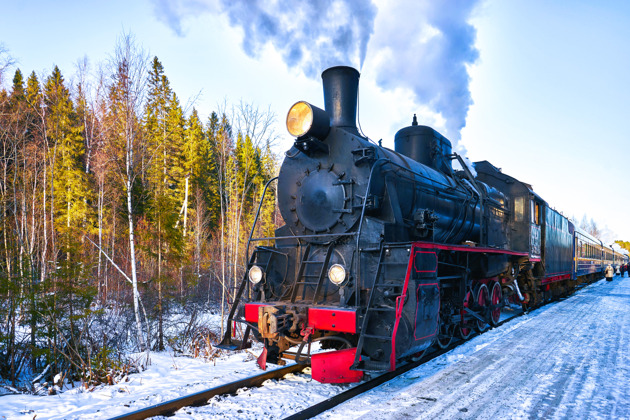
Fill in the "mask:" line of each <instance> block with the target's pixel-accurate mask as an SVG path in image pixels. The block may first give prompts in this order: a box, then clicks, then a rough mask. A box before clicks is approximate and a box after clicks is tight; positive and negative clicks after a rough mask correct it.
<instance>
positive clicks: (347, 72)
mask: <svg viewBox="0 0 630 420" xmlns="http://www.w3.org/2000/svg"><path fill="white" fill-rule="evenodd" d="M322 80H323V83H324V105H325V109H326V113H327V114H328V115H330V125H331V127H342V128H345V129H346V130H349V131H353V132H355V133H356V132H357V125H356V122H357V93H358V91H359V72H358V71H357V70H356V69H353V68H352V67H346V66H338V67H331V68H329V69H327V70H324V72H323V73H322Z"/></svg>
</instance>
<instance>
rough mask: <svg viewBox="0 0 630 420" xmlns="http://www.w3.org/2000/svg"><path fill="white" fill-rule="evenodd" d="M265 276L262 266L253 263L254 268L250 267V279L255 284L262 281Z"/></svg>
mask: <svg viewBox="0 0 630 420" xmlns="http://www.w3.org/2000/svg"><path fill="white" fill-rule="evenodd" d="M262 278H263V271H262V268H260V267H258V266H257V265H253V266H252V268H250V269H249V281H251V282H252V283H254V284H258V283H260V281H261V280H262Z"/></svg>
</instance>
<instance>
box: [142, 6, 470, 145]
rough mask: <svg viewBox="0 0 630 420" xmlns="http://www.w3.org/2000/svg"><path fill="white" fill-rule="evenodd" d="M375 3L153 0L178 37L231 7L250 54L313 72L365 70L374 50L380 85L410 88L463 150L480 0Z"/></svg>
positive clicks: (231, 15) (374, 71)
mask: <svg viewBox="0 0 630 420" xmlns="http://www.w3.org/2000/svg"><path fill="white" fill-rule="evenodd" d="M377 1H380V2H382V5H380V6H379V11H378V16H377V8H376V6H375V5H374V4H373V3H372V2H371V1H369V0H309V1H295V0H270V1H252V0H177V1H171V0H153V2H154V5H155V9H156V14H157V16H158V18H159V19H161V20H162V21H164V22H165V23H166V24H168V25H169V26H170V27H171V28H172V29H173V30H174V31H175V32H176V33H178V34H180V35H181V34H182V32H183V30H182V20H184V19H185V18H186V17H188V16H197V15H199V14H201V13H204V12H206V13H225V14H226V15H227V16H228V17H229V20H230V24H231V25H232V26H235V27H239V28H241V29H242V30H243V32H244V36H243V44H242V45H243V50H244V51H245V53H247V54H248V55H250V56H252V57H256V56H257V54H258V52H259V51H263V46H265V45H266V44H271V45H272V46H273V47H274V48H275V49H276V50H277V51H279V52H280V53H281V55H282V57H283V58H284V61H285V63H286V64H287V66H290V67H297V68H300V69H301V70H302V71H303V72H304V74H306V75H307V76H309V77H313V78H315V77H318V76H319V74H320V73H321V72H322V71H323V70H324V69H326V68H328V67H330V66H333V65H351V66H354V67H359V68H361V67H362V66H363V62H364V61H365V59H366V56H368V60H369V61H370V63H373V66H374V67H373V68H372V67H371V68H370V70H369V72H370V73H372V74H373V75H375V78H376V81H377V83H378V84H379V85H380V86H381V87H382V88H384V89H397V88H402V89H406V90H409V91H412V92H413V94H414V97H415V100H416V102H417V105H418V106H419V107H427V106H428V107H429V108H430V109H432V110H433V111H434V112H435V113H436V114H438V119H443V120H444V128H445V133H444V134H445V135H446V136H447V137H448V138H449V139H451V140H453V143H454V149H456V150H457V149H458V148H457V143H458V141H459V138H460V130H461V129H462V128H463V127H464V126H465V125H466V116H467V114H468V108H469V107H470V105H471V104H472V100H471V97H470V90H469V88H468V82H469V76H468V71H467V66H468V65H470V64H472V63H474V62H475V60H476V59H477V56H478V51H477V50H476V48H475V46H474V42H475V36H476V31H475V28H474V27H473V26H472V25H470V24H469V23H468V20H469V19H470V14H471V12H472V10H473V8H474V7H475V5H476V3H477V0H443V1H435V0H399V1H396V2H392V1H385V0H377ZM375 22H377V23H378V27H377V28H376V32H375ZM373 34H374V36H372V35H373ZM368 44H369V55H368ZM411 112H414V110H410V113H411ZM459 149H460V150H461V148H459Z"/></svg>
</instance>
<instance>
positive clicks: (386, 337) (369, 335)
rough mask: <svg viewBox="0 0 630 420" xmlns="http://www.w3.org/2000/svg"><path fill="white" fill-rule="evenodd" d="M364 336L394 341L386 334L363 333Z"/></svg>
mask: <svg viewBox="0 0 630 420" xmlns="http://www.w3.org/2000/svg"><path fill="white" fill-rule="evenodd" d="M363 337H365V338H374V339H377V340H386V341H392V338H391V337H388V336H386V335H373V334H363Z"/></svg>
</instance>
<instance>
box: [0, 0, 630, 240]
mask: <svg viewBox="0 0 630 420" xmlns="http://www.w3.org/2000/svg"><path fill="white" fill-rule="evenodd" d="M3 3H4V4H3V5H2V13H0V43H2V44H3V45H4V47H5V48H7V49H8V50H9V52H10V53H11V55H12V56H13V58H14V59H16V60H17V61H18V66H19V67H20V69H21V70H22V71H23V72H24V73H30V72H31V71H33V70H34V71H36V73H37V74H39V75H41V76H42V77H46V76H47V75H48V74H50V71H51V69H52V67H53V66H54V65H58V66H59V67H60V69H61V71H62V73H63V74H64V76H65V77H66V79H67V80H72V78H73V75H74V73H75V70H76V66H75V63H76V62H77V61H78V60H79V59H80V58H82V57H84V56H87V57H88V58H89V60H90V63H91V64H92V68H93V70H95V69H96V67H97V66H98V65H99V63H105V62H106V61H107V60H108V58H109V57H110V55H111V54H112V53H113V51H114V47H115V45H116V42H117V39H118V38H120V36H121V35H122V34H123V33H125V32H127V33H131V34H132V35H134V36H135V39H136V42H137V43H138V44H140V45H142V46H143V48H144V49H145V50H146V52H147V53H148V54H150V55H151V56H153V55H156V56H158V58H159V59H160V61H161V62H162V64H163V65H164V68H165V71H166V75H167V76H168V77H169V79H170V81H171V85H172V87H173V88H174V90H175V92H176V93H177V94H178V96H179V97H180V101H181V102H182V104H184V105H185V104H187V103H188V104H190V105H193V101H194V106H195V107H196V108H197V109H198V110H199V111H200V113H201V115H202V116H204V117H205V116H207V115H208V114H209V112H211V111H212V110H215V109H217V108H218V107H219V106H220V105H221V104H222V103H225V102H227V103H236V102H238V101H240V100H243V101H244V102H247V103H254V104H256V105H257V106H259V107H260V108H261V109H267V108H269V109H270V110H271V111H272V112H274V113H275V114H276V116H277V118H276V119H277V124H276V133H277V135H278V141H277V148H278V150H279V151H280V150H284V149H286V148H288V147H289V146H290V144H291V141H292V140H291V138H290V137H289V135H288V134H286V130H285V129H284V125H283V120H284V117H285V115H286V111H287V110H288V108H289V107H290V106H291V104H293V103H294V102H296V101H297V100H301V99H304V100H308V101H310V102H312V103H314V104H315V105H319V106H323V98H322V93H321V84H320V81H319V77H318V76H313V75H314V74H318V73H319V71H320V70H323V69H324V68H323V67H324V66H325V65H327V64H348V65H353V66H355V67H359V66H360V63H361V48H360V45H359V44H360V42H359V41H360V40H362V39H363V40H367V44H366V47H367V48H366V50H365V59H364V62H363V67H362V68H361V74H362V76H361V92H360V111H359V117H360V122H361V126H362V128H363V131H364V132H365V133H366V134H367V135H368V136H370V137H371V138H373V139H383V144H384V145H386V146H393V136H394V134H395V132H396V131H397V129H399V128H402V127H403V126H405V125H407V124H409V123H410V122H411V117H412V115H413V114H414V113H417V114H418V116H419V119H420V123H421V124H427V125H432V126H435V127H436V128H437V129H438V130H440V131H442V132H445V133H446V134H447V135H448V136H449V137H450V138H451V139H452V140H453V142H456V141H457V138H458V137H459V136H460V134H461V140H460V142H459V144H460V150H463V149H462V148H465V149H466V151H467V155H468V157H469V158H470V159H471V160H472V161H477V160H488V161H490V162H491V163H493V164H494V165H495V166H498V167H500V168H502V169H503V171H504V172H505V173H507V174H510V175H512V176H515V177H516V178H518V179H521V180H523V181H525V182H528V183H530V184H532V185H533V187H534V189H535V190H536V191H537V192H538V194H540V195H541V196H542V197H543V198H545V199H546V200H547V201H548V202H549V203H550V204H551V205H552V206H553V207H555V208H557V209H558V210H560V211H562V212H563V213H564V214H565V215H567V216H574V217H576V218H577V219H578V220H579V219H581V218H582V216H583V215H584V214H586V215H587V216H588V217H589V218H593V219H594V220H595V221H596V222H597V224H598V225H599V227H601V228H603V227H606V226H607V227H608V229H609V230H610V231H611V235H610V237H609V238H608V239H609V240H612V239H624V240H630V223H628V221H627V215H628V212H629V211H630V185H628V179H629V175H628V174H629V172H630V144H629V142H628V139H627V134H626V131H627V125H628V124H627V122H628V120H629V119H630V118H629V117H630V47H629V46H628V40H630V2H624V1H598V2H587V1H579V0H578V1H573V2H566V1H542V0H527V1H526V0H520V1H516V0H504V1H498V0H487V1H479V2H477V3H475V2H472V1H467V0H463V1H462V0H452V1H445V2H431V1H429V0H427V1H412V0H401V1H398V2H391V1H390V2H388V1H385V0H376V1H375V3H376V4H375V7H374V8H373V9H370V8H367V9H362V10H360V11H359V10H357V11H356V12H355V13H353V14H352V15H353V16H354V15H356V16H358V17H356V18H355V19H367V20H368V21H369V22H371V24H372V26H364V25H357V21H356V20H355V21H354V26H352V25H353V21H348V18H347V17H346V16H347V14H345V13H343V11H344V10H347V9H343V8H341V9H339V8H338V7H337V6H338V3H341V4H343V5H345V6H346V7H347V8H352V7H356V6H355V5H356V4H366V3H365V2H363V1H357V2H356V3H355V2H354V1H353V0H343V1H341V2H335V1H332V0H331V1H330V2H329V1H321V2H320V3H322V4H326V5H331V4H332V5H333V6H335V7H337V8H332V9H333V10H332V11H330V10H328V11H327V12H326V14H323V15H321V16H324V17H325V19H323V20H322V22H320V24H321V26H323V28H321V29H320V33H319V34H316V35H318V36H319V38H318V40H319V41H318V42H321V41H322V39H324V38H325V35H326V33H328V32H330V31H331V30H330V28H326V27H325V25H326V24H327V23H328V21H335V20H337V19H339V20H340V21H343V23H347V24H348V27H352V28H353V30H352V31H351V32H350V34H351V35H354V36H355V38H352V37H350V38H349V39H350V40H351V41H354V43H353V42H349V43H347V44H345V46H346V48H347V51H346V52H347V54H345V55H343V54H340V53H339V54H337V53H338V51H331V50H330V49H328V50H327V49H325V48H324V47H326V44H325V43H324V47H321V48H320V49H319V50H314V49H309V48H304V47H303V49H302V56H301V57H302V61H301V62H297V64H296V61H291V60H294V59H293V58H292V57H293V56H292V55H291V54H289V53H290V52H292V51H289V48H288V47H287V46H290V45H291V43H292V41H294V42H295V43H298V41H299V44H301V45H308V42H304V40H305V39H306V40H308V36H311V35H312V33H313V31H316V29H313V26H314V25H306V24H303V25H301V24H300V23H304V22H309V21H312V20H313V19H314V16H315V15H314V14H313V11H312V10H306V11H298V10H296V11H294V12H293V14H291V13H287V18H286V19H284V20H279V22H280V23H281V26H282V25H284V26H286V27H287V28H290V31H288V32H287V33H288V34H289V35H287V34H285V33H283V36H284V38H282V39H280V41H278V39H276V40H275V41H274V39H268V38H265V37H266V36H269V35H268V33H267V32H262V31H259V32H254V33H253V34H252V33H251V32H248V29H249V30H251V29H252V27H249V26H248V25H249V24H250V23H251V22H253V21H255V19H254V17H255V14H256V10H250V8H249V7H245V8H241V9H239V8H238V7H236V6H234V5H235V4H236V5H237V6H238V5H239V4H241V5H243V4H244V5H245V6H249V3H247V2H243V1H233V2H228V1H227V0H197V1H193V0H178V1H177V2H168V1H167V0H155V1H151V0H140V1H121V0H109V1H90V0H86V1H70V0H65V1H54V2H51V1H45V0H38V1H34V0H33V1H29V0H21V1H12V2H8V1H4V2H3ZM275 3H276V4H277V5H279V6H278V7H280V6H285V7H286V6H287V5H288V6H294V5H297V4H300V3H298V2H291V1H289V2H286V1H276V2H275ZM432 3H433V4H432ZM227 4H230V6H229V7H228V6H226V5H227ZM353 4H355V5H353ZM436 4H437V5H438V6H435V5H436ZM472 4H475V7H474V8H472V10H469V9H471V7H470V5H472ZM438 8H439V9H438ZM251 9H254V8H251ZM298 12H299V13H298ZM309 13H311V15H310V16H308V14H309ZM250 14H251V15H250ZM304 15H306V16H304ZM317 16H319V14H318V15H317ZM427 16H428V17H427ZM431 19H433V20H431ZM435 22H438V23H439V25H442V26H439V25H438V26H437V28H439V29H441V30H442V31H443V32H448V34H451V31H452V32H453V33H454V34H455V35H453V36H452V39H454V40H458V41H459V40H461V41H462V42H461V43H460V44H457V43H454V44H452V45H450V47H449V48H450V50H444V51H446V53H445V54H446V55H445V56H440V54H441V53H442V52H443V51H441V50H439V49H438V50H436V48H433V47H431V45H432V44H431V42H432V41H431V40H436V39H437V40H439V39H441V37H442V38H445V39H451V38H449V37H448V36H447V37H444V36H443V35H444V34H440V30H436V29H435V28H436V26H435V25H434V24H435ZM296 23H297V24H296ZM359 23H360V21H359ZM432 25H433V26H432ZM471 25H472V26H471ZM276 29H278V28H276ZM280 29H283V27H281V28H280ZM468 29H472V32H471V31H468ZM436 34H437V35H436ZM448 34H447V35H448ZM253 37H258V38H255V39H257V42H254V43H252V42H249V43H245V45H247V47H248V48H249V49H248V52H249V54H246V53H245V52H244V48H243V45H244V42H243V41H244V40H251V39H252V38H253ZM466 37H470V39H469V40H470V41H471V42H473V43H472V44H471V45H470V46H471V47H472V48H468V49H466V48H459V47H460V45H461V46H466V45H467V44H466ZM427 40H428V41H427ZM324 41H325V39H324ZM445 48H446V47H445ZM322 51H323V52H325V53H326V54H328V55H329V56H328V57H327V59H326V60H324V59H322V58H321V57H320V54H323V53H322ZM436 51H437V52H436ZM449 54H451V55H454V56H455V58H454V59H453V61H452V62H450V61H448V59H450V58H452V57H451V56H450V55H449ZM426 57H428V58H426ZM431 57H432V58H431ZM435 57H437V58H435ZM475 57H476V58H475ZM458 60H459V61H458ZM451 63H455V64H459V67H458V66H456V65H452V66H451ZM462 63H463V65H465V69H467V74H468V75H469V83H468V84H467V83H466V77H465V76H466V73H465V72H464V73H462V72H461V71H460V72H457V69H458V68H459V69H461V68H464V67H461V66H462ZM318 66H319V67H320V70H317V68H318ZM305 72H306V73H307V74H308V75H305ZM462 75H463V76H464V77H462ZM6 76H7V77H8V78H9V79H10V78H11V76H12V71H11V72H10V73H9V74H8V75H6ZM462 87H464V88H466V89H469V91H470V98H471V100H472V105H471V106H470V108H469V110H468V113H467V116H466V112H465V108H464V107H463V106H462V105H461V104H462V103H464V104H465V103H466V98H467V97H466V96H465V97H464V99H463V100H462V99H461V98H459V97H458V96H457V95H455V94H456V93H458V92H460V91H461V90H462V89H461V88H462ZM464 116H465V120H464ZM463 123H465V125H466V126H465V127H464V128H463V129H462V130H461V132H460V131H459V130H458V129H457V128H458V127H459V126H461V125H462V124H463Z"/></svg>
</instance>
